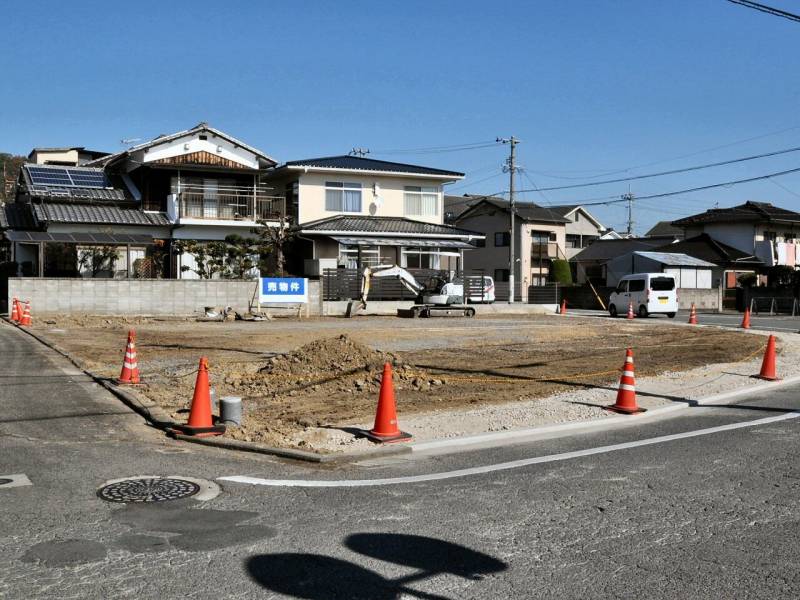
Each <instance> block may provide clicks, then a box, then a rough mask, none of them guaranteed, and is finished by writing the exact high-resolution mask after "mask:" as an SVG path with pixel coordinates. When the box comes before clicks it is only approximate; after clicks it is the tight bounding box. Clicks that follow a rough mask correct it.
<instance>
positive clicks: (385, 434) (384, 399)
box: [364, 362, 411, 442]
mask: <svg viewBox="0 0 800 600" xmlns="http://www.w3.org/2000/svg"><path fill="white" fill-rule="evenodd" d="M364 435H366V436H367V437H368V438H369V439H371V440H374V441H376V442H402V441H404V440H409V439H411V434H410V433H405V432H404V431H400V429H399V428H398V427H397V408H396V406H395V401H394V385H393V384H392V365H390V364H389V363H388V362H387V363H385V364H384V365H383V377H382V378H381V391H380V395H379V396H378V410H377V411H376V412H375V425H374V426H373V428H372V430H371V431H367V432H365V433H364Z"/></svg>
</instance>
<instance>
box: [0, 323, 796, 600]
mask: <svg viewBox="0 0 800 600" xmlns="http://www.w3.org/2000/svg"><path fill="white" fill-rule="evenodd" d="M0 382H1V383H0V408H1V409H2V412H1V413H0V481H2V479H3V478H4V476H7V475H11V474H14V475H19V474H24V475H25V476H27V478H28V479H29V480H30V482H31V483H32V485H20V486H17V487H7V486H6V485H0V597H3V598H26V599H27V598H111V597H113V598H156V597H158V598H186V597H195V596H197V597H213V598H261V597H263V598H311V599H323V598H324V599H328V598H348V599H349V598H370V599H381V598H395V597H405V598H428V599H430V598H450V599H456V598H459V599H460V598H481V599H485V598H678V597H682V598H735V597H737V598H738V597H748V598H770V599H775V598H797V597H798V596H800V568H798V565H799V562H798V558H797V557H798V556H799V555H800V518H799V517H800V507H799V506H798V498H800V444H798V440H800V418H785V416H787V415H788V416H789V417H794V416H795V415H794V413H791V412H790V411H793V410H795V409H800V399H799V398H798V388H790V387H786V388H783V389H781V390H779V391H773V392H772V393H771V394H770V395H769V396H766V397H758V396H757V397H750V398H743V399H739V400H737V401H736V403H735V404H730V405H727V406H715V407H706V408H688V409H685V410H682V411H677V412H676V413H674V414H675V416H674V417H672V418H669V419H663V420H658V421H645V422H644V423H642V424H641V425H638V426H633V427H626V428H623V429H618V430H610V431H598V432H595V433H591V434H581V435H579V436H572V437H564V438H559V439H550V440H542V441H538V442H532V443H527V444H520V445H516V446H511V447H505V448H500V449H493V450H481V451H476V452H468V453H459V454H452V455H436V456H431V457H427V458H424V459H414V458H413V457H411V458H394V459H390V458H386V459H383V460H372V461H365V462H364V463H363V464H357V465H348V466H339V467H323V468H320V467H312V466H307V465H304V464H298V463H294V462H283V461H279V460H275V459H271V458H268V457H262V456H253V455H246V454H238V453H231V452H225V451H219V450H215V449H211V448H204V447H201V446H195V445H187V444H182V443H179V442H174V441H171V440H168V439H166V438H164V437H163V435H162V434H161V433H160V432H158V431H155V430H153V429H150V428H148V427H146V426H145V425H144V424H143V422H142V420H141V419H140V418H139V417H138V416H135V415H132V414H131V413H129V412H128V411H127V410H126V409H125V408H124V407H123V406H122V405H121V404H120V403H119V402H118V401H116V400H115V399H114V398H113V397H111V396H109V395H108V394H107V393H106V392H105V391H103V390H102V389H100V388H98V386H96V385H95V384H94V383H93V382H91V381H89V380H88V379H87V378H86V377H85V376H83V375H81V374H80V373H79V372H78V371H76V370H75V369H74V368H72V367H70V366H69V364H68V363H66V362H65V361H63V360H62V359H60V358H58V357H55V356H53V355H52V353H50V352H49V351H46V350H45V349H44V348H43V347H41V346H40V345H38V344H37V343H36V342H34V341H33V340H32V339H31V338H29V337H27V336H26V335H25V334H23V333H21V332H18V331H16V330H14V329H12V328H11V327H9V326H6V325H0ZM401 418H402V417H401ZM635 418H636V417H632V419H635ZM771 418H777V419H782V420H773V421H763V420H764V419H771ZM728 425H729V426H737V425H741V427H738V428H735V429H725V430H721V431H720V430H712V431H704V432H703V435H692V436H689V437H685V436H681V434H685V433H687V432H699V431H701V430H707V429H708V428H712V427H719V426H728ZM668 435H673V436H674V437H672V438H667V439H663V436H668ZM654 438H659V439H655V440H654ZM637 441H639V442H642V443H641V444H639V445H631V446H630V447H624V448H618V447H617V448H612V449H608V448H605V449H603V448H602V447H606V446H610V445H615V444H620V443H625V442H637ZM597 448H601V449H600V450H593V449H597ZM584 450H588V451H590V452H591V453H589V454H585V455H580V454H581V453H577V454H576V455H571V456H572V457H569V458H566V457H564V456H563V455H562V453H565V452H575V451H584ZM544 456H551V457H554V458H553V459H552V460H551V459H548V460H547V462H542V463H538V464H529V461H528V462H523V463H522V464H521V465H518V466H513V465H512V466H511V467H509V468H505V469H503V470H492V467H491V466H492V465H495V466H496V465H503V464H505V463H508V462H509V461H527V459H531V458H535V457H544ZM562 459H563V460H562ZM476 466H486V467H489V468H487V470H486V472H482V473H477V474H469V475H464V476H460V477H454V476H452V472H453V471H455V470H458V469H468V468H472V467H476ZM505 466H507V467H508V465H505ZM428 474H443V475H444V476H443V477H442V478H437V479H432V480H430V481H422V482H413V483H393V482H392V481H391V480H392V479H395V478H398V477H415V476H419V475H428ZM448 474H450V475H448ZM135 475H182V476H186V477H195V478H205V479H216V478H225V477H231V476H249V477H252V478H256V479H261V478H263V479H270V480H273V479H286V480H299V479H300V480H314V481H317V482H329V483H330V482H333V484H332V485H333V487H307V488H306V487H285V486H279V487H277V486H263V485H246V484H240V483H231V482H229V481H222V482H220V483H222V488H223V489H222V492H221V493H220V494H219V495H218V496H217V497H216V498H214V499H212V500H209V501H206V502H195V501H191V500H188V501H172V502H165V503H158V504H137V505H122V504H115V503H109V502H105V501H103V500H101V499H100V498H98V496H97V495H96V490H97V488H98V487H99V486H101V485H102V484H103V483H104V482H105V481H107V480H111V479H117V478H122V477H126V476H135ZM378 479H383V480H389V481H388V482H387V483H385V484H383V485H367V486H363V487H343V486H345V485H346V483H342V482H347V481H352V480H371V481H373V482H374V481H375V480H378Z"/></svg>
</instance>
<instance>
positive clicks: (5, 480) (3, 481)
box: [0, 478, 14, 485]
mask: <svg viewBox="0 0 800 600" xmlns="http://www.w3.org/2000/svg"><path fill="white" fill-rule="evenodd" d="M12 481H14V480H13V479H5V478H0V485H5V484H7V483H11V482H12Z"/></svg>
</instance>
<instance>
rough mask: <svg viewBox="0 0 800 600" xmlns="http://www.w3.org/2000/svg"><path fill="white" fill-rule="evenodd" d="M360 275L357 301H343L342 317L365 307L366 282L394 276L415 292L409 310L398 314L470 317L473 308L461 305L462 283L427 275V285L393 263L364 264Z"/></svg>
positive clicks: (399, 310) (472, 313)
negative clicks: (368, 265)
mask: <svg viewBox="0 0 800 600" xmlns="http://www.w3.org/2000/svg"><path fill="white" fill-rule="evenodd" d="M362 275H363V277H362V278H361V293H360V295H359V298H358V300H355V301H354V300H351V301H350V302H348V303H347V311H346V312H345V316H346V317H347V318H350V317H352V316H354V315H355V314H357V313H358V312H359V311H360V310H364V309H366V308H367V298H368V297H369V289H370V283H371V281H372V278H373V277H396V278H397V279H398V280H399V281H400V283H401V284H402V285H403V287H405V288H406V289H407V290H408V291H409V292H411V293H412V294H414V295H416V301H415V304H414V306H412V307H411V308H410V309H406V310H404V309H398V311H397V312H398V315H400V314H401V312H402V313H410V316H411V317H430V316H431V312H433V311H446V312H447V314H450V313H451V312H456V313H457V314H458V313H460V314H461V315H462V316H465V317H474V316H475V309H474V308H472V307H471V306H465V305H464V304H463V303H464V286H463V285H459V284H455V283H451V282H448V281H446V280H444V279H442V278H439V277H433V278H431V282H430V283H429V285H427V286H426V285H423V284H421V283H420V282H419V281H417V280H416V278H415V277H414V276H413V275H412V274H411V273H409V272H408V271H406V270H405V269H404V268H403V267H399V266H397V265H378V266H375V267H366V268H365V269H364V272H363V274H362Z"/></svg>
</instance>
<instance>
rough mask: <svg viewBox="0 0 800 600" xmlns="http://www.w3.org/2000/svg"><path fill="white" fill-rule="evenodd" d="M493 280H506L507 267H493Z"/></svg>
mask: <svg viewBox="0 0 800 600" xmlns="http://www.w3.org/2000/svg"><path fill="white" fill-rule="evenodd" d="M494 281H495V283H497V282H498V281H508V269H495V270H494Z"/></svg>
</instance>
